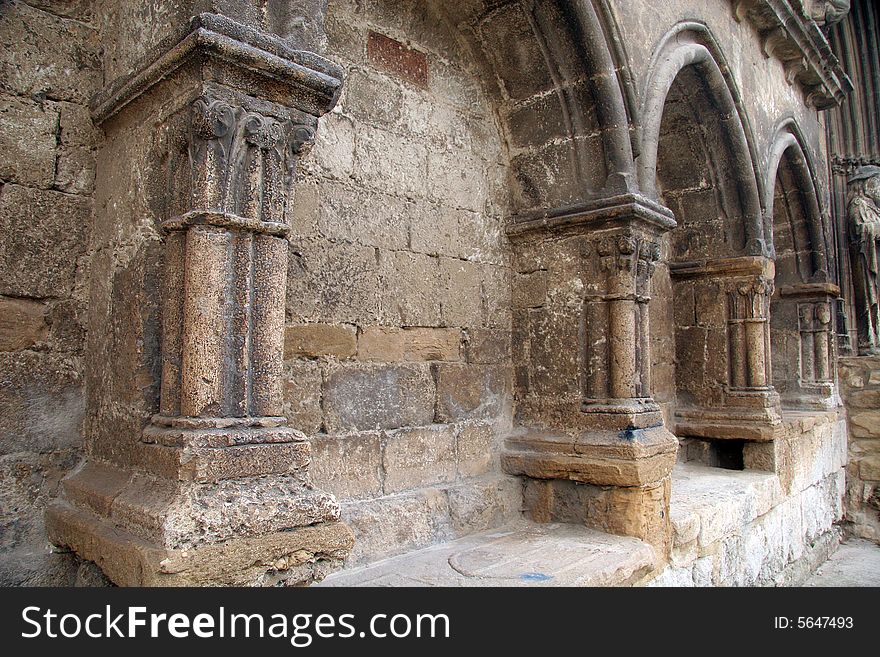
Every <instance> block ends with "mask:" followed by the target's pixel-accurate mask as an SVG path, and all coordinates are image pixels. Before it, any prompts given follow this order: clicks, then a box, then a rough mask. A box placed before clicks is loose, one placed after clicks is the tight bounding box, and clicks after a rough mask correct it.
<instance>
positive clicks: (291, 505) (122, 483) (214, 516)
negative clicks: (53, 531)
mask: <svg viewBox="0 0 880 657" xmlns="http://www.w3.org/2000/svg"><path fill="white" fill-rule="evenodd" d="M62 487H63V491H64V498H63V500H62V501H64V502H65V503H66V504H69V505H72V506H75V507H76V508H78V509H79V510H80V511H82V512H84V513H87V514H89V515H95V516H98V517H100V518H101V519H102V521H103V522H106V523H108V524H112V525H113V526H115V527H117V528H118V529H119V530H120V531H123V532H126V533H130V534H132V535H136V536H139V537H140V538H141V539H142V540H146V541H148V542H150V543H153V544H156V545H161V546H164V547H165V548H169V549H184V548H192V547H196V546H204V545H206V544H210V543H217V542H220V541H224V540H231V539H233V538H235V537H254V536H259V535H262V534H272V533H275V532H283V531H290V530H293V529H296V528H299V527H304V526H309V525H315V524H316V523H328V522H336V521H337V520H339V505H338V504H337V503H336V501H335V500H334V499H333V498H332V497H331V496H330V495H328V494H327V493H324V492H322V491H319V490H316V489H314V488H313V487H312V486H311V485H310V484H309V483H307V482H306V481H303V480H302V479H301V478H299V477H297V476H295V475H265V476H260V477H254V478H249V479H242V480H224V481H220V482H216V483H207V484H199V483H193V482H177V481H170V480H167V479H161V478H157V477H153V476H150V475H148V474H146V473H143V472H137V471H130V470H123V469H121V468H118V467H116V466H112V465H109V464H106V463H100V462H94V461H92V462H87V463H85V464H83V466H82V467H80V468H79V469H78V470H76V471H74V472H73V473H72V474H70V475H68V476H67V477H65V478H64V480H62Z"/></svg>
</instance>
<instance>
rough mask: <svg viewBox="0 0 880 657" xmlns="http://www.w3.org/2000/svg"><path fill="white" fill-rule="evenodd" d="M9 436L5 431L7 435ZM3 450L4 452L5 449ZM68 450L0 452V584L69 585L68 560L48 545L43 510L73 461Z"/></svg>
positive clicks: (72, 454) (74, 456) (74, 460)
mask: <svg viewBox="0 0 880 657" xmlns="http://www.w3.org/2000/svg"><path fill="white" fill-rule="evenodd" d="M7 435H8V434H7ZM4 452H5V450H4ZM77 459H78V456H77V454H76V452H75V451H74V450H72V449H63V448H62V449H58V450H55V451H48V452H46V453H42V454H40V453H36V452H35V451H19V452H15V453H4V454H3V455H2V456H0V528H2V529H0V550H2V552H3V554H4V558H3V560H2V561H0V582H2V583H3V585H5V586H24V585H30V586H40V585H58V584H66V583H69V579H68V578H69V577H70V576H71V572H70V568H69V567H70V564H65V563H63V560H62V559H60V558H59V557H58V555H53V554H52V553H51V552H50V550H49V548H48V546H47V545H46V539H45V530H44V524H43V511H44V510H45V508H46V505H47V504H49V502H51V500H52V499H53V498H54V497H55V496H56V495H57V494H58V490H59V481H60V479H61V478H62V477H63V476H64V474H65V473H66V472H67V470H68V469H69V468H71V467H73V466H74V465H75V464H76V461H77Z"/></svg>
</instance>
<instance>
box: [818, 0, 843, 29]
mask: <svg viewBox="0 0 880 657" xmlns="http://www.w3.org/2000/svg"><path fill="white" fill-rule="evenodd" d="M849 6H850V0H821V1H819V2H815V1H814V2H813V5H812V7H811V8H810V17H811V18H812V19H813V20H814V21H816V23H817V24H819V25H823V26H825V27H828V26H830V25H834V24H835V23H839V22H840V21H842V20H843V19H844V18H846V15H847V14H848V13H849Z"/></svg>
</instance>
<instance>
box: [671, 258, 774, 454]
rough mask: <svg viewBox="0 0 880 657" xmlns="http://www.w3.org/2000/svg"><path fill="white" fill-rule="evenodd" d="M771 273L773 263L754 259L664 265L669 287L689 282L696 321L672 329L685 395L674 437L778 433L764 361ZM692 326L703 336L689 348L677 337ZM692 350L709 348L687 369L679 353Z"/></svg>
mask: <svg viewBox="0 0 880 657" xmlns="http://www.w3.org/2000/svg"><path fill="white" fill-rule="evenodd" d="M774 271H775V270H774V264H773V261H772V260H770V259H769V258H765V257H762V256H742V257H737V258H723V259H717V260H710V261H704V262H697V263H689V262H685V263H674V264H672V265H671V266H670V272H671V274H672V276H673V280H674V283H675V284H676V285H679V286H681V285H689V286H691V287H692V289H693V295H694V305H695V313H694V314H695V316H696V317H699V318H701V319H700V320H699V321H700V322H701V323H702V324H699V325H698V326H696V327H692V328H691V329H690V330H691V333H688V327H676V331H677V333H678V337H677V341H678V344H677V350H678V351H679V352H680V354H679V365H678V367H679V370H680V371H679V372H678V373H677V376H678V378H679V380H680V382H683V385H684V386H686V392H687V398H688V400H689V401H688V402H686V403H683V402H681V401H679V403H678V405H677V407H676V410H675V420H676V435H679V436H695V437H698V438H712V439H728V438H729V439H737V440H757V441H767V440H773V439H774V438H775V437H776V436H777V435H779V432H780V431H781V430H782V418H781V415H780V405H779V395H778V394H777V392H776V390H775V389H774V388H773V385H772V381H773V379H772V370H771V359H770V353H771V351H770V296H771V294H772V293H773V278H774ZM683 329H684V330H683ZM694 329H698V332H699V331H704V332H705V335H706V343H705V345H698V347H699V348H698V349H696V350H695V349H694V345H690V344H684V343H683V342H682V341H683V340H685V339H686V338H685V336H688V335H692V334H693V330H694ZM694 352H696V353H711V361H710V362H708V363H705V364H704V363H703V362H702V360H701V362H699V363H696V367H690V369H688V368H689V366H690V365H691V363H685V362H683V361H682V358H681V354H683V353H694ZM680 385H682V383H680Z"/></svg>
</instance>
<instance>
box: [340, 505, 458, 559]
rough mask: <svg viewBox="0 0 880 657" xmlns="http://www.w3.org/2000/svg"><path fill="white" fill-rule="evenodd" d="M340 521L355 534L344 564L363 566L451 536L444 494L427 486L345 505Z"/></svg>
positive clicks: (447, 506)
mask: <svg viewBox="0 0 880 657" xmlns="http://www.w3.org/2000/svg"><path fill="white" fill-rule="evenodd" d="M342 520H343V522H345V523H346V524H348V525H349V526H350V527H351V528H352V530H353V531H354V535H355V544H354V549H353V550H352V553H351V556H350V557H349V558H348V560H347V561H346V566H357V565H362V564H364V563H368V562H370V561H375V560H377V559H383V558H386V557H390V556H393V555H395V554H401V553H402V552H405V551H407V550H411V549H413V548H419V547H424V546H426V545H430V544H431V543H434V542H438V541H442V540H444V539H448V538H451V537H452V527H451V522H450V520H449V502H448V499H447V497H446V495H445V493H443V492H441V491H438V490H435V489H430V488H429V489H426V490H422V491H418V492H416V493H412V494H409V495H403V496H393V497H387V498H380V499H377V500H369V501H364V502H353V503H348V504H344V505H343V506H342Z"/></svg>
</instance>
